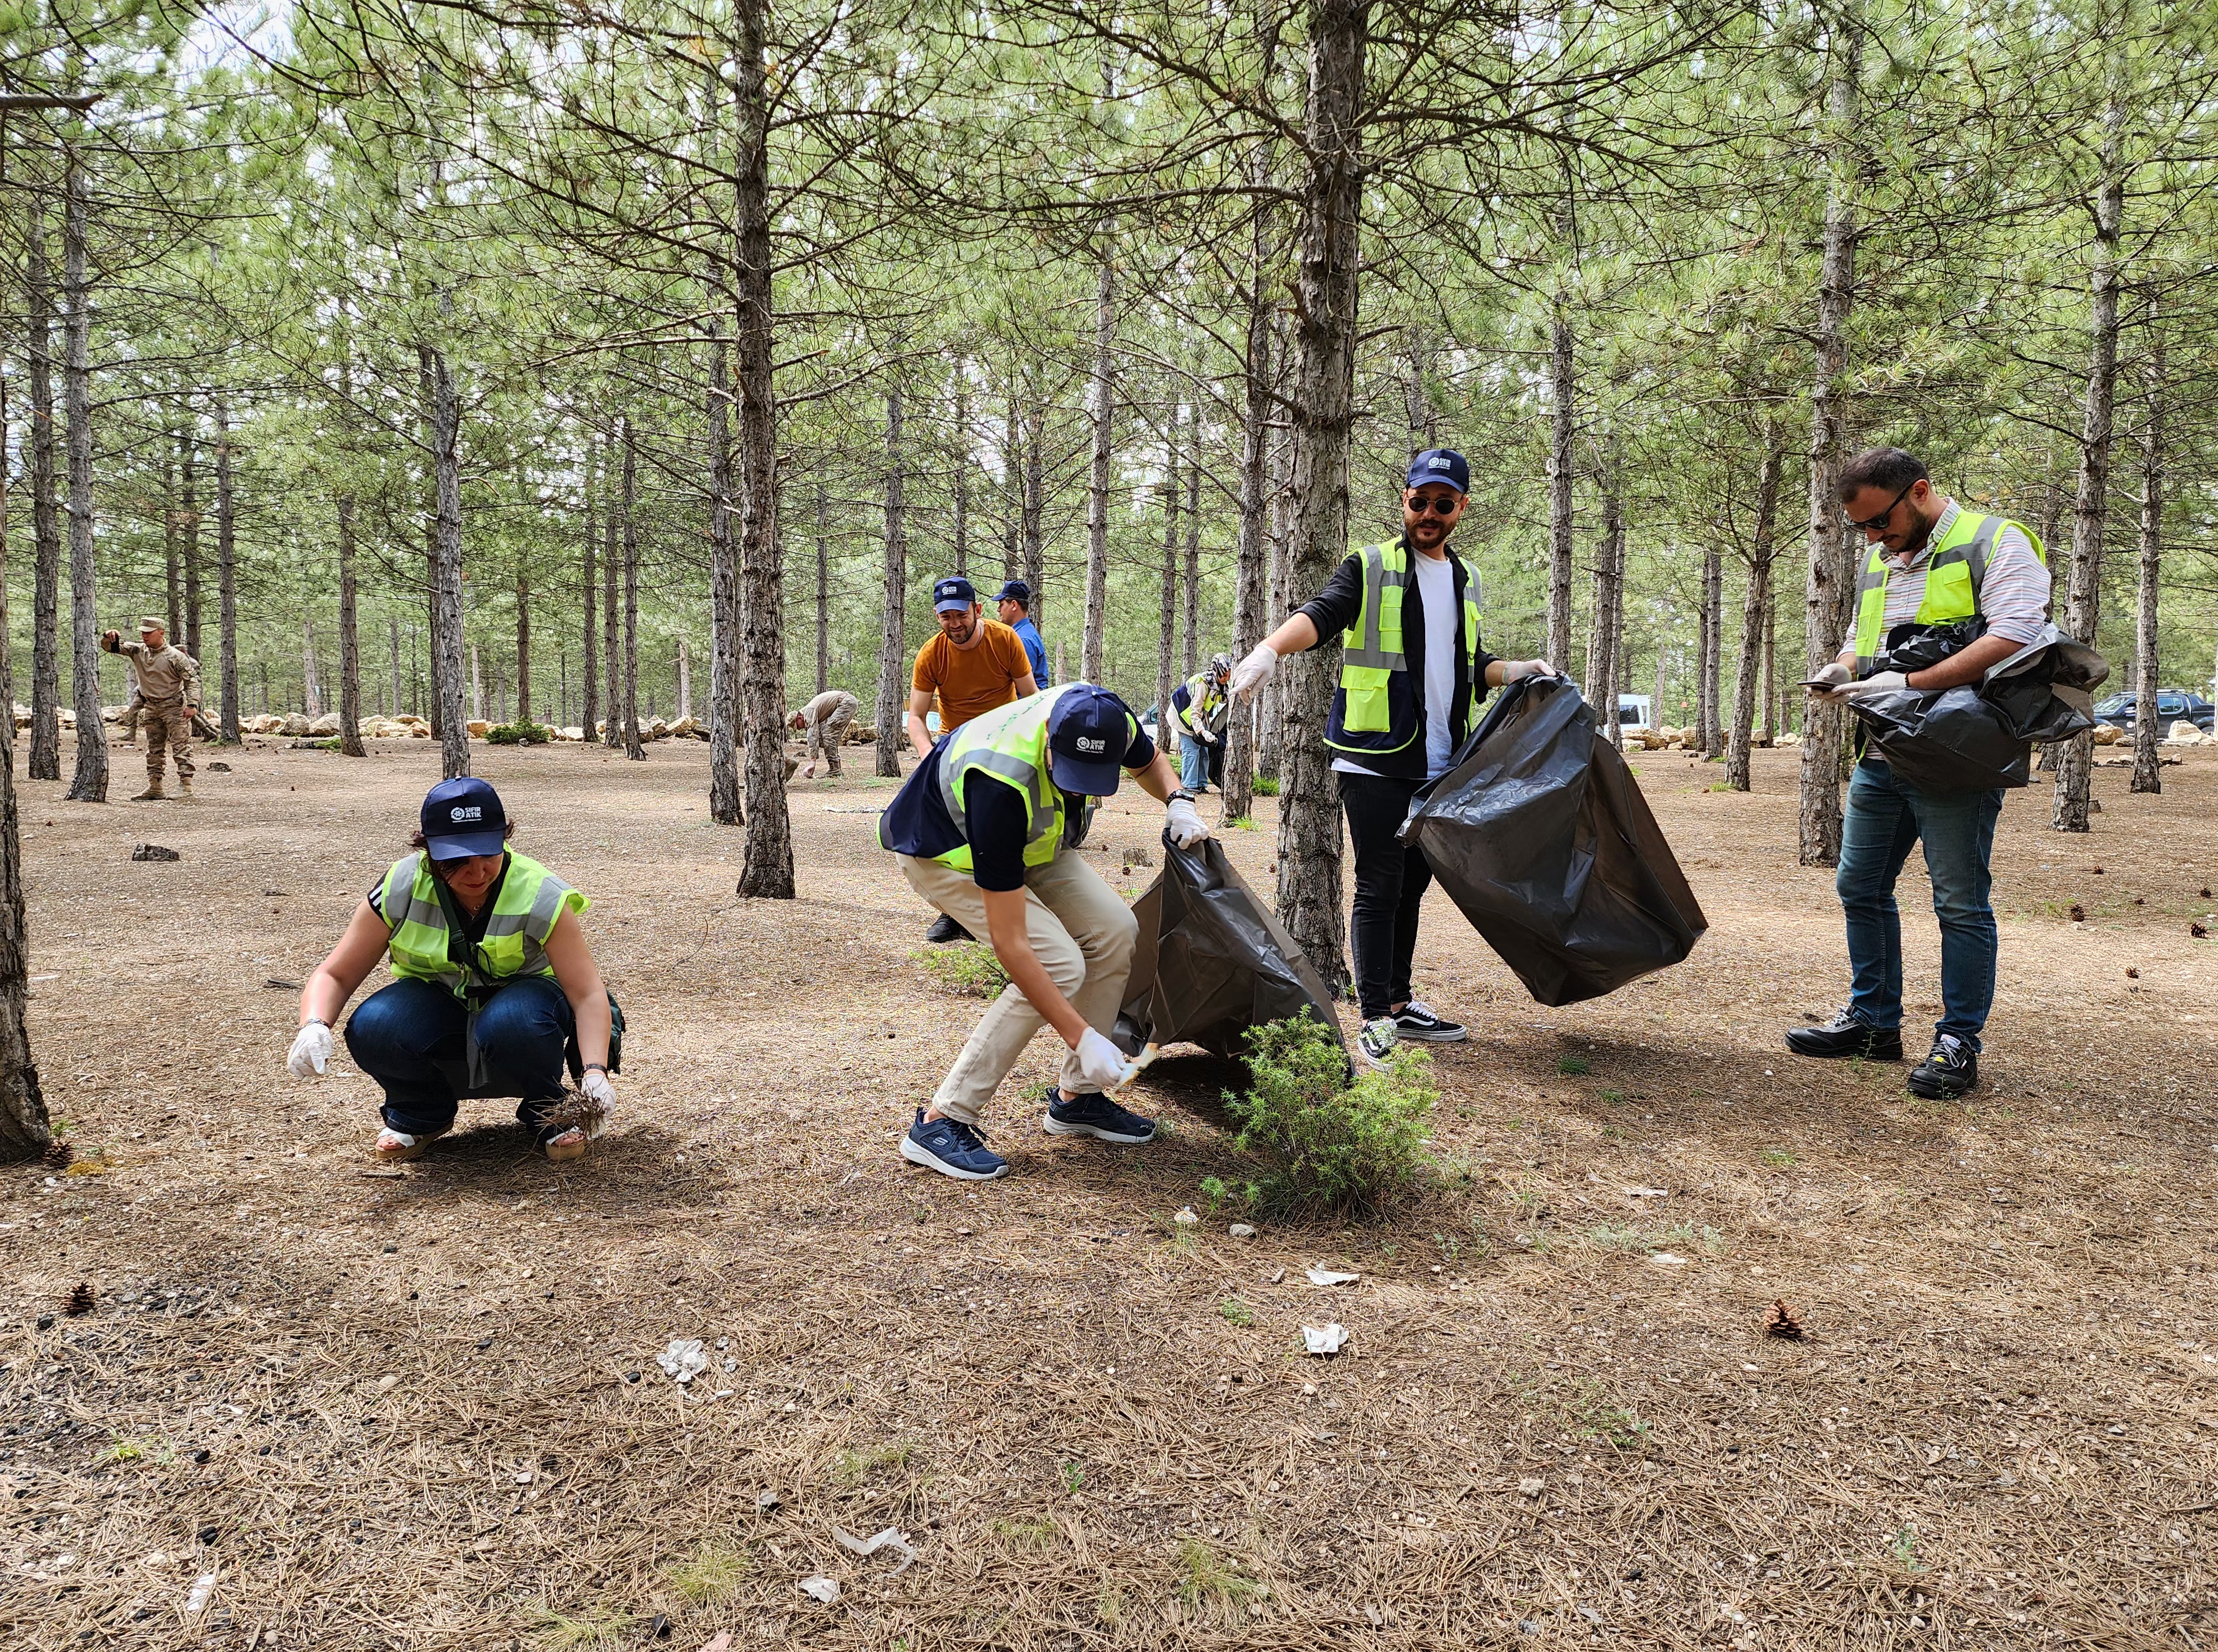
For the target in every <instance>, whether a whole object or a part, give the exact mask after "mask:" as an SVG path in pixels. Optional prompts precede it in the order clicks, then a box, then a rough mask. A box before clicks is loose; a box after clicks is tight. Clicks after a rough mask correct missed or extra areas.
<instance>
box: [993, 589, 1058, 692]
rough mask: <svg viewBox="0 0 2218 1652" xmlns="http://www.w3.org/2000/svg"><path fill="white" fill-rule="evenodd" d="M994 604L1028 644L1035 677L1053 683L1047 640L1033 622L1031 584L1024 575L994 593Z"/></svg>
mask: <svg viewBox="0 0 2218 1652" xmlns="http://www.w3.org/2000/svg"><path fill="white" fill-rule="evenodd" d="M994 609H995V611H996V612H997V613H999V614H1000V615H1001V623H1002V624H1004V625H1006V626H1007V627H1008V628H1009V629H1010V630H1012V631H1013V632H1015V633H1016V634H1017V640H1018V641H1019V642H1021V643H1023V644H1024V645H1025V653H1026V654H1027V655H1029V656H1030V657H1031V659H1032V681H1033V682H1034V683H1036V684H1038V685H1039V686H1040V687H1041V688H1048V687H1050V686H1052V685H1053V684H1054V682H1055V675H1054V673H1053V672H1051V671H1049V670H1048V668H1047V644H1046V643H1044V642H1043V641H1041V640H1040V634H1039V627H1038V626H1037V625H1034V624H1033V623H1032V587H1031V586H1030V585H1026V584H1025V582H1024V581H1023V580H1021V579H1012V580H1010V581H1008V582H1007V584H1006V585H1003V586H1002V587H1001V589H1000V590H999V591H995V592H994Z"/></svg>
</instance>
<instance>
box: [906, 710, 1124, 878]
mask: <svg viewBox="0 0 2218 1652" xmlns="http://www.w3.org/2000/svg"><path fill="white" fill-rule="evenodd" d="M1083 686H1086V685H1085V684H1078V683H1066V684H1063V686H1062V687H1060V688H1053V689H1049V690H1046V691H1045V692H1044V693H1041V694H1028V695H1026V696H1024V697H1023V698H1022V699H1019V700H1013V701H1011V702H1009V703H1008V704H1007V705H1005V706H996V707H994V708H993V709H992V710H991V711H988V712H987V713H985V714H984V715H981V716H976V717H973V718H972V719H971V720H970V721H969V722H967V723H965V724H963V727H960V728H958V729H957V730H956V731H955V733H954V734H953V735H952V736H951V737H950V739H949V740H948V743H947V749H946V750H945V751H944V752H941V753H940V754H939V801H941V802H942V803H944V804H945V805H946V806H947V815H948V818H949V819H950V820H952V821H953V822H954V823H955V829H956V831H957V832H961V831H962V830H963V827H964V825H965V821H964V819H963V793H964V790H965V789H966V788H967V786H968V784H969V782H970V777H971V776H972V775H974V774H977V773H981V772H983V773H986V774H989V775H993V776H994V777H997V778H999V779H1001V780H1005V781H1007V782H1008V783H1010V784H1011V785H1012V786H1013V787H1014V788H1015V789H1016V790H1017V793H1018V795H1019V796H1021V797H1022V798H1023V799H1024V800H1025V858H1024V863H1025V865H1026V866H1044V865H1046V864H1047V863H1048V862H1050V861H1051V860H1053V859H1054V858H1055V851H1056V850H1057V849H1058V848H1060V847H1061V846H1062V844H1063V791H1062V789H1061V788H1060V787H1058V786H1057V785H1056V783H1055V781H1054V779H1053V778H1052V777H1050V774H1049V772H1048V755H1047V724H1048V718H1049V717H1050V715H1052V714H1053V712H1054V710H1055V704H1056V701H1058V700H1060V699H1062V698H1063V696H1064V695H1066V694H1068V693H1069V692H1070V691H1071V690H1073V689H1075V688H1081V687H1083ZM932 858H933V859H934V861H936V862H937V863H939V865H942V866H945V867H950V868H951V869H954V870H956V871H958V872H968V871H970V870H971V869H972V865H971V860H970V845H969V844H968V843H962V844H957V845H956V846H955V847H954V848H952V849H951V850H949V851H947V852H946V853H945V854H944V855H936V856H934V857H932Z"/></svg>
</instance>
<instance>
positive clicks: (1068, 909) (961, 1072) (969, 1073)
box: [895, 850, 1140, 1124]
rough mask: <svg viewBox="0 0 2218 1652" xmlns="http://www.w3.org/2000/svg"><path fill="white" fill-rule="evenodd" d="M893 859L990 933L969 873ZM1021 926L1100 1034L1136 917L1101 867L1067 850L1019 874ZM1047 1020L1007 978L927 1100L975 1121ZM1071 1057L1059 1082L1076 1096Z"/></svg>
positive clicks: (928, 891) (942, 902) (1111, 1018)
mask: <svg viewBox="0 0 2218 1652" xmlns="http://www.w3.org/2000/svg"><path fill="white" fill-rule="evenodd" d="M895 858H896V859H897V860H899V861H900V863H901V875H902V876H903V877H905V878H907V879H908V882H909V887H910V888H913V889H914V890H915V891H916V892H917V893H918V894H920V895H922V896H923V897H924V898H925V899H926V900H928V901H930V902H931V903H932V905H933V906H937V907H939V910H940V911H942V912H944V913H946V914H947V915H948V916H949V917H950V918H952V919H954V920H955V921H956V922H957V923H958V924H960V925H963V928H965V929H967V930H969V931H970V932H971V933H972V934H973V935H976V936H978V937H981V938H983V937H985V936H986V935H987V934H988V925H987V922H986V900H985V892H984V891H983V890H982V889H981V888H979V887H978V886H977V884H976V882H973V881H972V879H971V876H970V873H968V872H957V871H955V870H953V869H950V868H948V867H945V866H942V865H940V864H939V863H938V862H936V861H928V860H916V859H913V858H912V857H909V856H907V855H901V856H896V857H895ZM1025 933H1026V934H1027V935H1028V936H1029V937H1031V939H1032V950H1033V951H1034V952H1035V953H1037V954H1038V956H1039V961H1040V963H1041V964H1042V966H1043V967H1044V968H1045V969H1046V970H1047V973H1048V978H1049V979H1050V981H1054V982H1055V984H1056V987H1059V988H1061V989H1062V992H1063V996H1064V997H1065V998H1067V999H1069V1000H1070V1002H1071V1005H1072V1007H1074V1008H1075V1009H1076V1010H1077V1012H1079V1014H1081V1015H1082V1016H1084V1017H1085V1018H1086V1022H1087V1025H1088V1026H1090V1027H1092V1028H1093V1029H1094V1030H1095V1031H1096V1032H1101V1033H1106V1032H1107V1031H1109V1030H1110V1029H1111V1028H1112V1027H1114V1026H1115V1025H1116V1024H1117V1012H1118V1008H1119V1007H1120V1006H1121V1005H1122V1004H1123V1003H1124V981H1125V978H1126V977H1127V976H1128V975H1130V974H1131V971H1132V948H1133V946H1134V944H1136V943H1137V941H1138V939H1139V936H1140V925H1139V922H1138V920H1137V919H1135V918H1134V917H1133V916H1132V912H1131V907H1129V906H1126V905H1125V904H1124V901H1123V900H1119V899H1118V894H1117V892H1116V891H1115V890H1114V889H1112V888H1110V887H1109V886H1108V885H1107V884H1106V883H1105V882H1102V881H1101V875H1100V873H1098V872H1096V871H1095V870H1094V869H1093V868H1092V867H1091V866H1088V865H1087V863H1085V861H1084V860H1083V859H1082V858H1081V857H1079V856H1078V855H1077V854H1076V853H1075V852H1074V851H1069V850H1064V851H1062V852H1060V853H1058V854H1057V855H1056V857H1055V858H1054V859H1053V860H1051V861H1050V862H1048V863H1047V864H1046V865H1044V866H1035V867H1033V868H1032V869H1030V870H1028V871H1027V872H1026V873H1025ZM1046 1024H1047V1023H1046V1021H1045V1020H1044V1018H1042V1017H1041V1015H1040V1012H1038V1010H1035V1009H1034V1008H1032V1002H1031V1000H1030V999H1027V998H1025V995H1024V994H1023V993H1020V992H1019V991H1018V990H1017V989H1016V987H1015V986H1014V985H1013V984H1012V985H1010V986H1008V987H1004V988H1003V989H1002V991H1001V997H999V998H997V999H994V1004H993V1007H992V1008H990V1009H988V1011H987V1012H986V1013H985V1016H984V1017H983V1018H982V1019H981V1020H980V1021H979V1023H978V1024H977V1026H976V1027H975V1028H974V1029H972V1030H971V1033H970V1039H969V1041H968V1042H967V1043H964V1044H963V1053H962V1054H961V1055H957V1057H956V1058H955V1065H954V1066H953V1067H951V1068H949V1069H948V1073H947V1076H946V1077H945V1079H943V1080H940V1084H939V1091H938V1092H937V1093H936V1094H934V1095H933V1097H932V1106H933V1107H935V1108H937V1109H938V1110H939V1111H941V1112H943V1113H945V1114H946V1115H947V1116H948V1117H951V1118H957V1119H960V1120H962V1121H963V1123H965V1124H976V1123H978V1122H979V1118H980V1116H981V1115H982V1113H983V1111H985V1107H986V1104H987V1103H988V1102H989V1101H991V1100H992V1099H993V1098H994V1091H995V1090H997V1089H998V1088H1000V1087H1001V1080H1003V1079H1005V1078H1007V1076H1008V1072H1009V1069H1010V1068H1011V1067H1014V1066H1015V1065H1016V1064H1017V1060H1018V1058H1019V1056H1021V1055H1023V1054H1024V1053H1025V1045H1026V1044H1029V1043H1032V1035H1033V1034H1034V1033H1036V1032H1038V1030H1040V1029H1041V1028H1042V1027H1044V1026H1045V1025H1046ZM1077 1065H1078V1064H1077V1061H1076V1058H1075V1057H1073V1056H1069V1055H1067V1054H1066V1056H1065V1059H1064V1061H1063V1072H1062V1074H1061V1082H1062V1085H1063V1088H1064V1089H1066V1090H1069V1091H1070V1092H1073V1093H1074V1094H1075V1093H1076V1092H1080V1091H1082V1090H1084V1089H1085V1088H1086V1084H1085V1081H1084V1080H1081V1078H1080V1077H1079V1075H1078V1072H1077Z"/></svg>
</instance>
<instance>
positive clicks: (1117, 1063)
mask: <svg viewBox="0 0 2218 1652" xmlns="http://www.w3.org/2000/svg"><path fill="white" fill-rule="evenodd" d="M1070 1053H1071V1054H1072V1055H1075V1056H1076V1057H1077V1058H1078V1076H1079V1078H1080V1079H1081V1080H1082V1081H1083V1082H1084V1083H1085V1085H1086V1087H1087V1089H1089V1090H1098V1091H1100V1092H1102V1093H1103V1094H1104V1095H1106V1094H1107V1093H1108V1092H1110V1091H1112V1090H1114V1089H1115V1088H1116V1087H1117V1086H1118V1085H1120V1084H1122V1083H1124V1069H1125V1068H1127V1067H1130V1066H1131V1064H1132V1063H1131V1061H1129V1060H1128V1059H1126V1057H1125V1055H1124V1051H1123V1050H1121V1049H1118V1048H1117V1046H1116V1045H1114V1044H1112V1043H1110V1042H1109V1041H1108V1040H1107V1039H1106V1038H1104V1037H1103V1036H1101V1035H1100V1033H1098V1032H1096V1031H1094V1029H1093V1028H1091V1027H1088V1028H1087V1030H1086V1031H1085V1033H1084V1034H1083V1035H1082V1036H1081V1037H1080V1038H1079V1041H1078V1042H1077V1043H1075V1044H1074V1045H1073V1046H1071V1052H1070Z"/></svg>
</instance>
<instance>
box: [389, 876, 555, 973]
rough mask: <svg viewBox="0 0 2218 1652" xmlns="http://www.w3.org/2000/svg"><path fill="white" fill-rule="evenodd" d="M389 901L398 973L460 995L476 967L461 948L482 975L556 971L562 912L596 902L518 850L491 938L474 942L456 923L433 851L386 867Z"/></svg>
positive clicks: (488, 932) (496, 906) (499, 897)
mask: <svg viewBox="0 0 2218 1652" xmlns="http://www.w3.org/2000/svg"><path fill="white" fill-rule="evenodd" d="M384 902H385V921H386V923H387V925H388V926H389V927H390V928H391V929H392V931H393V936H392V938H391V939H390V940H389V941H388V942H387V950H388V951H389V953H390V956H391V958H392V963H393V974H396V975H401V976H405V977H406V978H407V979H409V980H412V981H437V983H438V984H439V985H440V986H442V987H445V988H446V989H447V990H448V991H449V992H450V993H454V995H455V997H457V998H462V997H467V996H468V988H469V986H470V973H471V971H470V968H466V967H465V965H464V963H463V962H462V958H458V957H457V956H456V954H457V953H460V954H462V956H463V957H466V958H467V959H468V965H469V966H471V967H474V969H475V972H476V974H477V975H478V976H479V978H480V980H481V981H483V980H493V981H505V980H508V979H510V978H511V977H512V976H517V975H551V974H554V967H553V966H552V965H550V964H549V963H548V962H547V951H546V947H547V937H548V936H549V935H551V934H553V933H554V923H555V920H556V919H559V918H560V917H561V915H562V914H563V913H565V912H575V913H582V912H584V911H585V908H586V907H587V906H591V905H592V902H591V901H589V900H586V899H585V896H584V895H582V894H579V893H578V891H577V890H575V889H573V888H571V887H570V886H569V885H568V884H567V883H565V882H562V880H561V878H559V877H556V876H555V875H554V874H553V873H552V872H550V871H548V869H546V868H545V867H543V866H542V865H541V864H540V863H538V862H537V861H536V860H532V859H530V858H529V857H526V856H523V855H519V854H517V853H515V852H514V851H510V853H509V857H508V870H507V873H506V875H505V876H503V877H502V879H501V881H500V888H499V892H498V893H497V894H495V895H494V897H493V915H492V916H491V917H489V918H487V919H486V928H485V936H484V938H483V939H481V940H480V941H479V942H478V943H477V944H476V946H475V947H474V948H473V947H472V946H471V945H470V943H469V941H468V938H467V937H462V936H457V935H455V934H453V933H452V931H450V930H449V927H448V925H447V913H446V909H445V908H444V907H443V906H441V905H440V904H439V891H438V888H437V885H436V884H435V883H434V882H433V879H432V875H431V857H429V856H427V855H424V854H421V853H418V854H414V855H405V856H403V857H401V858H400V859H399V860H397V861H395V862H393V869H392V870H391V871H389V872H387V874H386V875H385V894H384Z"/></svg>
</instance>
